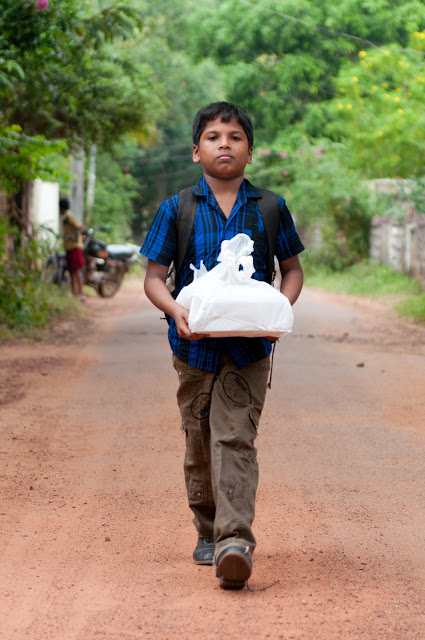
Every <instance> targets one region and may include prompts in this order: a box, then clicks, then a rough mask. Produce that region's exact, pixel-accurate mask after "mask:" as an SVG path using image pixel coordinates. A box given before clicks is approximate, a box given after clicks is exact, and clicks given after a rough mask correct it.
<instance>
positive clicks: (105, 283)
mask: <svg viewBox="0 0 425 640" xmlns="http://www.w3.org/2000/svg"><path fill="white" fill-rule="evenodd" d="M123 277H124V269H123V268H122V266H121V265H116V266H115V267H113V268H112V269H111V270H109V271H105V273H104V276H103V278H102V281H101V282H99V284H98V285H97V287H96V291H97V293H98V294H99V295H100V296H101V297H102V298H112V296H114V295H115V294H116V292H117V291H118V289H119V288H120V286H121V283H122V281H123Z"/></svg>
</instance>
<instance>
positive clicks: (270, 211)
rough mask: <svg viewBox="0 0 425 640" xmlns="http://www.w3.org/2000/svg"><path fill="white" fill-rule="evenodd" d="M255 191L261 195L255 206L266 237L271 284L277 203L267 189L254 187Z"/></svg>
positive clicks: (277, 213)
mask: <svg viewBox="0 0 425 640" xmlns="http://www.w3.org/2000/svg"><path fill="white" fill-rule="evenodd" d="M256 189H257V191H259V192H260V193H261V198H260V199H259V200H257V204H258V208H259V209H260V213H261V216H262V218H263V222H264V229H265V232H266V236H267V246H268V250H269V254H268V265H267V266H268V271H267V273H268V279H267V281H268V282H269V283H273V280H274V277H275V274H276V271H275V267H274V256H275V253H276V239H277V232H278V229H279V202H278V199H277V196H276V194H275V193H273V191H269V190H268V189H260V188H259V187H256Z"/></svg>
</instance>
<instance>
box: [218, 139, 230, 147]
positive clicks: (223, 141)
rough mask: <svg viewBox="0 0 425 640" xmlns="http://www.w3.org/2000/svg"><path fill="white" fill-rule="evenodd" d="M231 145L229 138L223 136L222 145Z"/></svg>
mask: <svg viewBox="0 0 425 640" xmlns="http://www.w3.org/2000/svg"><path fill="white" fill-rule="evenodd" d="M229 146H230V141H229V140H227V138H222V139H221V140H220V147H229Z"/></svg>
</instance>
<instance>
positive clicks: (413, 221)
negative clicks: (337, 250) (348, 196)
mask: <svg viewBox="0 0 425 640" xmlns="http://www.w3.org/2000/svg"><path fill="white" fill-rule="evenodd" d="M370 257H371V258H373V259H375V260H377V261H378V262H380V263H381V264H388V265H391V266H393V267H394V268H395V269H397V271H400V272H402V273H406V274H408V275H410V276H413V277H415V278H420V279H422V280H424V281H425V215H417V216H411V217H408V218H407V219H406V220H404V221H403V222H400V221H398V220H396V219H392V218H380V217H378V216H376V217H374V218H372V222H371V229H370Z"/></svg>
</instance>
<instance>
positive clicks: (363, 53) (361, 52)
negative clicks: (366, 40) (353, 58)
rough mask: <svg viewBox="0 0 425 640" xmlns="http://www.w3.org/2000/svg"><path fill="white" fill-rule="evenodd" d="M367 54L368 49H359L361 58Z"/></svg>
mask: <svg viewBox="0 0 425 640" xmlns="http://www.w3.org/2000/svg"><path fill="white" fill-rule="evenodd" d="M366 55H367V53H366V51H359V56H360V58H364V57H365V56H366Z"/></svg>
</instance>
